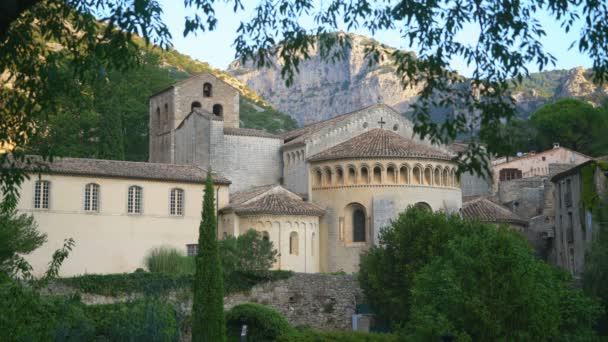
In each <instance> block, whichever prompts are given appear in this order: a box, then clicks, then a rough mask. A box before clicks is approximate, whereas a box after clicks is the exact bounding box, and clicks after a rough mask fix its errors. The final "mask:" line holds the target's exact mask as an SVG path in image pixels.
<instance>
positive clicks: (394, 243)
mask: <svg viewBox="0 0 608 342" xmlns="http://www.w3.org/2000/svg"><path fill="white" fill-rule="evenodd" d="M475 229H481V228H480V227H479V226H475V225H473V224H472V223H469V222H466V221H463V220H461V219H460V218H459V217H458V216H457V215H446V214H445V213H442V212H435V213H432V212H429V211H426V210H421V209H418V208H415V207H410V208H408V210H407V211H405V212H404V213H401V214H400V215H399V217H398V218H397V220H395V221H393V222H392V224H391V226H389V227H387V228H384V229H382V230H381V231H380V243H379V244H378V245H377V246H374V247H372V248H371V249H370V250H369V251H368V253H366V254H363V255H362V256H361V263H360V269H359V275H358V278H359V283H360V285H361V288H362V289H363V292H364V293H365V296H366V298H367V300H368V302H369V304H370V305H371V307H372V308H373V309H374V311H375V312H376V313H377V314H378V315H379V316H380V317H381V318H383V319H384V320H385V321H387V322H389V323H390V324H391V325H398V324H400V323H404V322H406V321H407V320H408V313H409V307H410V301H409V299H410V294H409V291H410V289H411V287H412V283H413V280H414V276H415V274H416V272H417V271H418V270H420V269H421V268H422V267H424V266H425V265H426V264H427V263H428V262H429V261H430V260H431V259H433V258H434V257H435V256H437V255H440V254H441V253H442V251H443V250H444V249H445V246H446V245H447V242H448V241H449V240H450V239H452V238H453V237H455V236H458V235H461V234H465V233H468V232H471V231H473V230H475Z"/></svg>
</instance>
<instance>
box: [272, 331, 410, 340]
mask: <svg viewBox="0 0 608 342" xmlns="http://www.w3.org/2000/svg"><path fill="white" fill-rule="evenodd" d="M400 340H402V339H399V338H398V337H397V335H393V334H377V333H366V332H357V331H317V330H311V329H305V330H300V331H292V332H291V333H289V334H286V335H283V336H281V337H279V338H278V339H277V342H310V341H315V342H397V341H400Z"/></svg>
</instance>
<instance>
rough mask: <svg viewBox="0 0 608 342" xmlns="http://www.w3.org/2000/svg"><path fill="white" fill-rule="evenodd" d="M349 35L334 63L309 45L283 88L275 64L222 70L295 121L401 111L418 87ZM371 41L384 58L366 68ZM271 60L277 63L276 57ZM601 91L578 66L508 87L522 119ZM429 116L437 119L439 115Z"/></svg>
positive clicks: (592, 98)
mask: <svg viewBox="0 0 608 342" xmlns="http://www.w3.org/2000/svg"><path fill="white" fill-rule="evenodd" d="M349 35H350V37H351V46H350V47H347V48H346V51H345V58H342V59H340V60H338V61H336V62H334V63H332V62H328V61H324V60H322V58H321V57H320V56H319V54H318V51H316V50H315V49H314V48H313V49H311V51H310V56H311V58H310V59H308V60H306V61H303V62H302V63H301V64H300V72H299V74H297V75H296V76H295V77H294V82H293V85H292V86H291V87H289V88H288V87H286V86H285V82H284V81H283V79H282V78H281V72H280V68H279V67H274V68H265V69H256V68H255V67H253V66H252V64H251V63H249V62H248V63H246V64H243V63H242V62H241V61H239V60H237V61H234V62H233V63H232V64H231V65H230V66H229V68H228V70H227V72H228V73H230V74H231V75H232V76H234V77H235V78H236V79H238V80H239V81H241V82H242V83H244V84H245V85H247V86H248V87H249V88H251V89H253V90H254V91H255V92H256V93H258V94H259V95H260V96H261V97H263V98H264V99H266V100H267V101H268V102H269V103H271V104H272V105H273V106H274V107H276V108H277V109H278V110H280V111H281V112H283V113H286V114H288V115H290V116H291V117H292V118H294V119H295V120H297V122H298V123H299V124H300V125H302V124H308V123H311V122H315V121H319V120H324V119H328V118H331V117H334V116H336V115H338V114H341V113H346V112H349V111H353V110H356V109H358V108H361V107H364V106H368V105H371V104H374V103H378V102H383V103H386V104H388V105H390V106H393V107H394V108H396V109H397V110H399V111H401V112H405V111H407V109H408V107H409V105H410V104H412V103H413V102H414V101H415V100H416V93H417V91H418V89H403V87H402V85H401V82H400V80H399V77H398V76H397V75H396V74H395V73H394V70H395V67H394V65H393V64H392V62H391V59H390V55H391V53H392V52H394V51H395V49H394V48H391V47H388V46H385V45H383V44H380V43H378V42H376V41H375V40H373V39H371V38H367V37H363V36H360V35H355V34H349ZM372 44H375V45H377V46H380V50H381V51H382V53H381V54H382V56H383V57H384V58H383V60H382V61H381V62H380V63H378V64H375V65H371V66H370V64H369V63H368V62H369V60H368V59H367V58H366V57H365V49H366V47H368V46H370V45H372ZM273 64H274V65H278V63H277V61H276V60H274V61H273ZM607 94H608V87H606V86H604V87H598V86H596V85H595V84H593V82H592V81H591V74H590V72H589V71H587V70H585V69H584V68H575V69H572V70H553V71H546V72H541V73H533V74H531V75H530V77H529V78H527V79H525V80H524V82H523V83H522V84H521V85H520V86H518V87H517V88H515V89H514V90H513V96H514V98H515V99H516V101H517V110H518V112H519V114H520V115H521V116H522V117H527V116H529V115H530V114H531V113H532V112H533V111H534V110H536V109H537V108H538V107H540V106H541V105H543V104H545V103H548V102H553V101H555V100H557V99H559V98H562V97H576V98H581V99H584V100H587V101H589V102H591V103H593V104H594V105H598V104H599V103H600V102H601V101H602V100H603V98H604V97H606V95H607ZM435 114H437V113H435ZM433 117H437V119H440V117H441V114H438V115H433Z"/></svg>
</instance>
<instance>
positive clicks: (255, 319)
mask: <svg viewBox="0 0 608 342" xmlns="http://www.w3.org/2000/svg"><path fill="white" fill-rule="evenodd" d="M243 324H246V325H247V341H250V342H263V341H275V340H276V339H277V338H279V337H280V336H282V335H285V334H289V333H292V332H293V331H294V329H293V328H292V327H291V325H289V322H287V319H285V317H283V316H282V315H281V314H280V313H278V312H277V311H275V310H274V309H272V308H269V307H267V306H264V305H261V304H255V303H245V304H240V305H237V306H235V307H233V308H232V309H231V310H230V311H228V312H227V313H226V325H227V329H228V340H229V341H238V338H239V336H240V333H241V327H242V326H243Z"/></svg>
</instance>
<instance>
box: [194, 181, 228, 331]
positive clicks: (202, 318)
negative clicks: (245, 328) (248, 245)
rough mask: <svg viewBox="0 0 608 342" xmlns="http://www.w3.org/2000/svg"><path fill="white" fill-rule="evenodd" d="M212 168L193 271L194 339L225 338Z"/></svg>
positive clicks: (221, 274) (222, 286) (206, 183)
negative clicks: (194, 270)
mask: <svg viewBox="0 0 608 342" xmlns="http://www.w3.org/2000/svg"><path fill="white" fill-rule="evenodd" d="M213 192H214V189H213V181H212V179H211V172H208V173H207V180H206V182H205V195H204V197H203V214H202V215H203V217H202V220H201V224H200V226H199V233H198V254H197V255H196V273H195V275H194V300H193V304H192V340H193V341H205V342H214V341H218V342H221V341H225V340H226V326H225V324H224V279H223V271H222V262H221V260H220V253H219V248H218V243H217V218H216V216H215V200H214V196H213Z"/></svg>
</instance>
